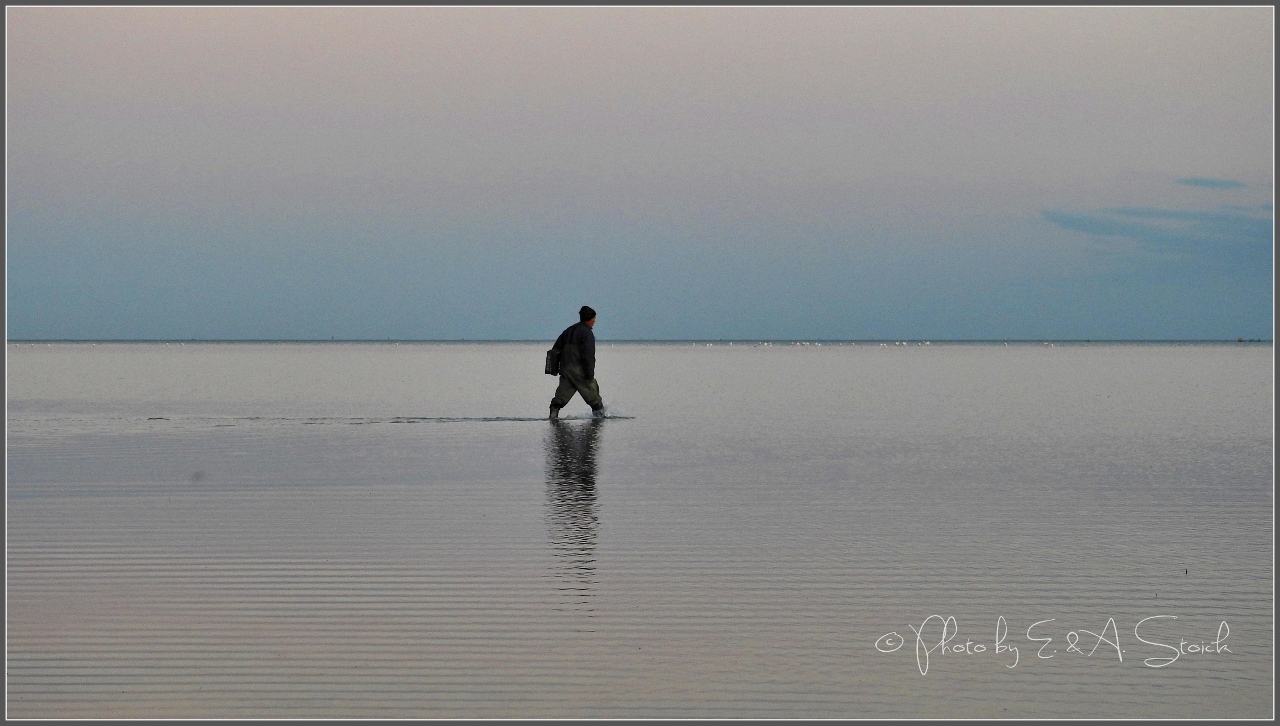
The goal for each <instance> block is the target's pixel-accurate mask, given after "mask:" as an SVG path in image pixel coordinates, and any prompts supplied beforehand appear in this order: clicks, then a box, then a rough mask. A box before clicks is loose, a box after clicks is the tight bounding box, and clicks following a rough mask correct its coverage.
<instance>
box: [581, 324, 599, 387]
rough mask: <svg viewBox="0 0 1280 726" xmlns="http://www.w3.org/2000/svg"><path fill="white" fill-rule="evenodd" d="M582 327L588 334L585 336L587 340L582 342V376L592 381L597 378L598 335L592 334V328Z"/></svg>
mask: <svg viewBox="0 0 1280 726" xmlns="http://www.w3.org/2000/svg"><path fill="white" fill-rule="evenodd" d="M582 327H583V328H586V332H587V334H586V335H585V336H583V337H584V338H586V339H585V340H583V341H582V374H583V375H585V376H586V377H587V380H592V379H593V378H595V377H596V334H595V333H593V332H591V328H588V327H587V326H585V325H584V326H582Z"/></svg>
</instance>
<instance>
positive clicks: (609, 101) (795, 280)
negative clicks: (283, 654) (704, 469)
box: [6, 7, 1275, 341]
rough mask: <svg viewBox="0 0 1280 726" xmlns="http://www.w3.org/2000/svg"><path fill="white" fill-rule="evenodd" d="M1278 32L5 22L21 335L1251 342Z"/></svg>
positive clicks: (1131, 11) (1151, 11) (518, 19)
mask: <svg viewBox="0 0 1280 726" xmlns="http://www.w3.org/2000/svg"><path fill="white" fill-rule="evenodd" d="M1274 17H1275V14H1274V8H1272V7H1234V8H1220V7H1199V8H1192V7H1164V8H1151V7H1146V8H1141V7H1139V8H1108V7H1088V8H1046V7H1021V8H1005V7H986V8H968V7H915V8H899V7H809V8H792V7H736V8H733V7H703V8H685V7H595V8H582V7H541V8H536V7H489V8H472V7H453V8H444V7H384V8H354V7H349V8H336V7H311V8H298V7H277V8H263V7H205V8H185V7H169V8H150V7H137V8H113V7H79V8H69V7H66V8H59V7H18V8H14V7H9V8H7V9H6V41H7V43H6V74H7V75H6V81H7V83H6V111H7V118H6V164H7V179H8V187H7V199H6V204H7V217H6V303H7V305H6V322H7V334H8V338H9V339H58V340H65V339H95V340H103V339H166V340H179V339H180V340H189V339H235V340H258V339H267V340H272V339H275V340H280V339H283V340H298V339H302V340H316V339H320V340H327V339H331V338H332V339H338V340H343V339H347V340H381V339H396V340H443V339H454V340H456V339H467V340H477V339H483V340H549V339H553V338H554V337H555V336H556V335H557V334H558V333H559V332H560V330H562V329H563V328H564V327H565V326H567V325H569V324H570V323H572V322H575V321H576V319H577V309H578V307H579V306H581V305H584V304H587V305H591V306H592V307H593V308H595V309H596V310H597V311H598V312H599V318H598V322H597V324H596V328H595V330H596V334H597V336H598V337H600V338H601V339H606V340H609V339H611V340H627V339H633V340H634V339H738V340H745V339H759V340H764V339H810V340H864V339H880V340H889V339H893V340H900V339H903V340H908V339H909V340H938V341H942V340H974V339H989V340H1006V339H1059V340H1061V339H1093V340H1106V339H1137V340H1170V339H1178V340H1186V339H1216V340H1221V339H1229V340H1234V339H1236V338H1238V337H1244V338H1261V339H1267V340H1269V339H1271V338H1272V332H1273V328H1274V322H1273V320H1274V319H1273V312H1272V311H1273V300H1274V270H1273V268H1274V262H1273V261H1274V221H1273V220H1274V207H1273V202H1274V195H1275V190H1274V174H1273V172H1274V165H1273V159H1274V102H1275V99H1274V76H1273V68H1274V61H1275V54H1274V42H1273V38H1274Z"/></svg>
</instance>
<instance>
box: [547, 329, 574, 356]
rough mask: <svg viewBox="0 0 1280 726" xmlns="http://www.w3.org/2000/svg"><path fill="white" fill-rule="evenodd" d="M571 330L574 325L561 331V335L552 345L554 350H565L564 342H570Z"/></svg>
mask: <svg viewBox="0 0 1280 726" xmlns="http://www.w3.org/2000/svg"><path fill="white" fill-rule="evenodd" d="M570 330H573V326H572V325H570V326H569V327H567V328H565V329H564V331H563V332H561V333H560V337H559V338H556V342H555V343H554V344H553V345H552V346H551V349H552V350H564V344H565V343H566V342H568V338H569V331H570Z"/></svg>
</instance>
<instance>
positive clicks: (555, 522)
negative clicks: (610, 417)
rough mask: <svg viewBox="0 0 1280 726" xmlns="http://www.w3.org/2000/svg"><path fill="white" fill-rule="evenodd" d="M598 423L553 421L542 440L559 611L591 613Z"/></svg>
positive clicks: (593, 573)
mask: <svg viewBox="0 0 1280 726" xmlns="http://www.w3.org/2000/svg"><path fill="white" fill-rule="evenodd" d="M603 423H604V422H603V421H601V420H599V419H595V420H591V421H587V422H585V423H583V424H573V423H569V422H566V421H555V422H552V424H551V431H550V432H549V433H548V435H547V439H546V451H547V522H548V524H549V526H550V529H549V533H548V536H549V539H550V543H551V551H552V554H553V555H555V563H554V565H553V566H552V572H553V573H554V574H553V576H554V577H555V578H556V579H557V581H558V588H559V590H560V591H561V593H562V594H563V598H562V599H561V604H562V605H570V606H573V607H574V609H588V610H589V609H590V608H586V607H584V606H586V605H589V604H590V602H591V601H590V598H591V597H592V595H593V594H594V593H593V592H592V590H593V588H594V586H595V585H596V582H597V580H596V556H595V553H596V530H597V527H598V526H599V518H598V516H597V514H596V471H597V464H596V454H597V451H598V446H599V437H600V427H601V426H602V425H603Z"/></svg>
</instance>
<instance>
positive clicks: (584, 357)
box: [550, 305, 604, 419]
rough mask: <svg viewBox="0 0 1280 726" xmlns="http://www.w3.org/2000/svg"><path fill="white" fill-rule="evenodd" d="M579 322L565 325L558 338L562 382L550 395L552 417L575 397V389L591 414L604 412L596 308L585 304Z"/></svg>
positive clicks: (554, 348)
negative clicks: (597, 374) (598, 358)
mask: <svg viewBox="0 0 1280 726" xmlns="http://www.w3.org/2000/svg"><path fill="white" fill-rule="evenodd" d="M578 320H579V322H577V323H575V324H573V325H570V326H569V327H567V328H565V330H564V332H563V333H561V334H560V337H559V338H556V343H555V345H553V346H551V349H552V350H558V351H560V385H559V387H557V388H556V395H555V398H552V399H551V415H550V418H553V419H555V418H560V409H562V408H564V405H565V404H566V403H568V402H569V399H571V398H573V394H574V393H579V394H581V395H582V400H584V401H586V402H587V405H588V406H590V407H591V413H592V415H594V416H596V417H601V416H604V401H601V400H600V385H599V384H598V383H596V336H595V333H592V332H591V328H593V327H595V324H596V311H594V310H592V309H591V308H589V307H587V306H586V305H583V306H582V309H581V310H579V311H578Z"/></svg>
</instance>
